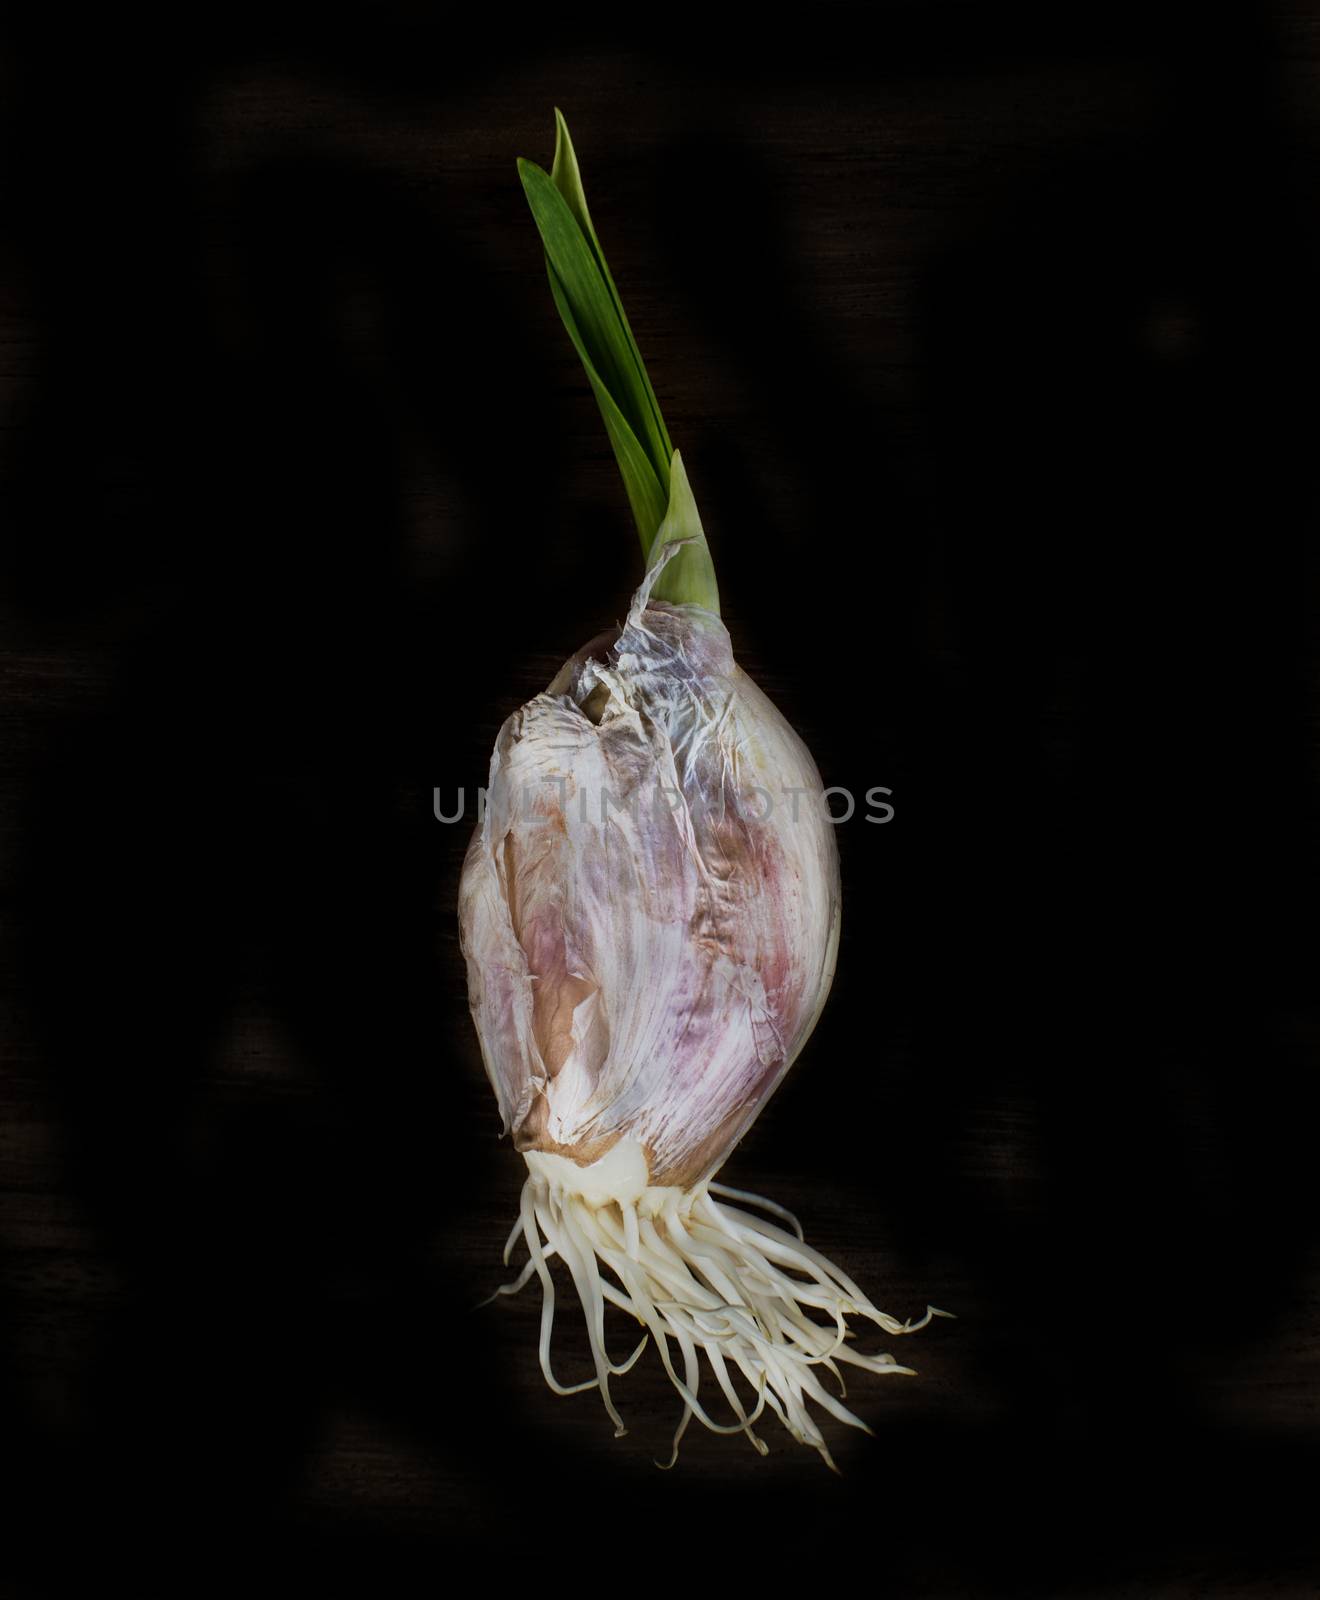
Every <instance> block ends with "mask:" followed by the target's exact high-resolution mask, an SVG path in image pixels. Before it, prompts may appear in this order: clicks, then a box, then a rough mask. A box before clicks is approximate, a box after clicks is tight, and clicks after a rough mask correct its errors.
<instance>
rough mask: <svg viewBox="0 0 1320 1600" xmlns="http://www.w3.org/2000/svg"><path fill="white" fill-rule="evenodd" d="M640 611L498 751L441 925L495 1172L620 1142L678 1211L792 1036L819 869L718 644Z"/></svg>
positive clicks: (698, 612) (668, 612)
mask: <svg viewBox="0 0 1320 1600" xmlns="http://www.w3.org/2000/svg"><path fill="white" fill-rule="evenodd" d="M649 588H650V582H649V580H648V582H647V583H646V584H644V585H643V586H642V588H641V589H640V590H639V591H638V593H637V595H636V596H635V597H634V600H633V605H632V609H631V611H630V612H629V615H628V620H627V622H626V623H625V625H624V627H623V628H622V629H621V630H620V631H619V633H618V635H617V637H616V638H615V639H614V640H613V642H612V643H611V642H610V640H609V638H608V636H607V637H606V638H603V639H602V640H599V641H595V642H593V644H592V645H590V646H588V647H587V648H586V649H585V650H583V651H580V652H579V653H578V654H577V655H576V656H574V657H573V658H572V659H571V660H570V661H569V662H567V663H566V664H565V666H564V667H563V668H562V669H561V671H560V673H559V674H558V676H557V677H556V678H555V680H554V682H553V683H552V684H551V685H550V687H549V688H548V689H547V690H546V692H545V693H544V694H540V695H537V696H536V698H535V699H534V700H532V701H530V702H529V703H528V704H527V705H526V706H524V707H523V708H522V709H521V710H520V711H517V712H515V713H514V715H513V716H512V717H510V718H509V720H508V721H507V722H506V723H505V724H504V726H503V728H502V729H501V730H500V734H499V738H498V740H497V742H496V747H495V754H494V757H493V759H492V762H491V773H490V784H489V798H488V802H487V806H486V811H485V815H484V817H483V819H482V821H481V823H480V824H479V826H478V828H477V830H476V832H475V834H474V836H473V839H472V842H471V845H470V847H469V849H468V854H467V859H466V862H465V864H464V868H463V877H462V883H461V887H460V891H459V921H460V931H461V937H462V943H463V950H464V954H465V956H466V958H467V967H468V991H469V997H470V1001H471V1007H472V1015H473V1019H474V1021H475V1023H476V1027H477V1033H478V1035H479V1037H480V1040H481V1048H482V1055H483V1058H484V1060H485V1064H486V1071H487V1073H488V1074H489V1076H490V1080H491V1083H492V1085H493V1086H494V1089H495V1093H496V1096H497V1098H498V1100H499V1106H500V1112H501V1114H502V1116H503V1119H504V1125H505V1131H506V1132H507V1131H509V1130H510V1129H512V1131H513V1135H514V1142H515V1144H516V1145H517V1147H518V1149H520V1150H523V1151H527V1150H542V1151H550V1152H553V1153H556V1154H560V1155H564V1156H567V1157H569V1158H570V1159H571V1160H574V1161H576V1162H578V1163H580V1164H587V1163H590V1162H593V1161H595V1160H597V1159H599V1158H600V1157H601V1156H602V1155H604V1154H605V1153H606V1152H607V1151H608V1150H610V1149H611V1148H612V1147H613V1146H614V1144H615V1143H617V1141H618V1140H620V1139H621V1138H628V1139H633V1140H636V1141H637V1142H638V1143H640V1144H641V1146H642V1147H643V1149H644V1150H645V1152H646V1155H647V1161H648V1165H649V1170H650V1181H651V1183H652V1184H656V1185H676V1186H678V1187H681V1188H685V1189H686V1188H691V1187H693V1186H694V1185H696V1184H697V1183H699V1182H701V1181H702V1180H703V1179H706V1178H709V1177H710V1176H711V1174H712V1173H714V1172H715V1170H716V1169H717V1168H718V1167H719V1166H720V1164H721V1163H722V1162H723V1160H724V1159H725V1157H726V1156H727V1155H728V1153H729V1151H730V1150H731V1149H732V1148H733V1146H734V1145H735V1144H736V1143H737V1141H738V1140H739V1139H740V1138H741V1137H742V1135H743V1134H744V1133H745V1132H746V1131H747V1129H748V1127H749V1126H750V1125H751V1123H752V1121H753V1119H754V1118H755V1116H756V1114H757V1112H758V1111H759V1110H760V1109H761V1107H762V1106H763V1105H764V1104H765V1102H766V1100H767V1099H768V1098H769V1097H770V1095H771V1093H773V1091H774V1089H775V1087H776V1085H777V1084H778V1083H779V1080H780V1079H781V1078H782V1077H783V1075H784V1073H785V1072H786V1071H787V1070H788V1067H789V1066H790V1064H791V1063H792V1061H793V1059H794V1057H795V1056H796V1055H797V1053H798V1051H799V1050H800V1049H801V1047H802V1045H803V1044H804V1043H805V1041H806V1038H807V1036H808V1035H809V1033H810V1032H811V1029H812V1028H813V1027H814V1025H815V1022H816V1018H817V1017H818V1015H819V1014H820V1009H821V1007H822V1005H823V1004H824V1001H825V997H826V995H827V994H828V992H829V987H830V982H831V979H832V978H833V974H834V961H835V953H836V950H837V945H838V931H839V864H838V851H837V848H836V845H835V841H834V834H833V828H832V826H831V824H830V822H829V820H828V817H827V816H826V814H825V807H824V803H823V798H822V791H821V782H820V777H819V775H818V774H817V771H816V768H815V764H814V763H813V761H812V759H811V756H810V754H809V753H808V751H807V749H806V747H805V745H804V744H803V743H802V741H801V740H800V739H799V738H798V736H797V735H796V734H795V733H794V732H793V730H792V729H791V728H790V727H789V725H788V723H787V722H786V721H785V720H784V718H783V717H782V716H781V715H780V714H779V712H778V711H776V709H775V708H774V706H773V705H772V704H771V703H770V701H769V700H768V699H767V698H766V697H765V695H763V694H762V693H761V691H760V690H759V689H758V688H757V687H756V685H755V684H754V683H752V682H751V680H750V679H749V678H748V677H747V676H746V675H745V674H744V673H743V672H742V671H741V670H740V669H739V668H738V666H737V665H736V664H735V662H734V660H733V654H732V651H731V648H730V644H729V635H728V632H727V630H726V629H725V627H724V625H723V623H722V622H721V621H720V620H719V618H718V617H716V616H714V615H713V614H711V613H710V612H707V611H704V610H702V609H701V608H700V607H697V606H670V605H665V604H661V603H659V602H655V603H648V595H649ZM794 791H797V793H796V794H794Z"/></svg>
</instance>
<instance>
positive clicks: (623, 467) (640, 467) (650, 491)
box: [548, 266, 668, 556]
mask: <svg viewBox="0 0 1320 1600" xmlns="http://www.w3.org/2000/svg"><path fill="white" fill-rule="evenodd" d="M548 272H549V276H550V293H551V294H552V295H553V296H554V301H555V304H556V305H557V306H558V307H559V315H560V316H561V317H562V318H563V321H564V326H565V327H566V328H567V329H568V336H569V338H570V339H572V341H573V348H574V349H575V350H576V351H577V353H578V355H579V356H580V357H581V359H582V365H583V367H584V368H585V369H586V373H587V381H588V382H589V383H590V384H591V389H592V393H593V394H594V395H595V396H596V402H597V404H598V405H599V406H600V414H601V416H602V417H603V418H604V420H605V431H606V433H607V434H608V435H609V439H610V443H611V444H612V445H613V446H614V459H615V460H616V461H617V462H618V464H619V472H620V474H621V475H622V477H623V486H624V489H625V490H626V491H627V494H628V504H629V505H630V506H631V507H632V514H633V520H634V521H635V522H636V524H637V527H638V531H639V532H641V534H642V554H643V556H646V555H648V554H649V551H650V541H648V539H647V536H646V533H645V531H644V530H645V529H647V528H650V529H652V530H654V529H656V528H658V527H659V526H660V524H661V523H662V522H663V521H664V516H665V510H666V506H667V503H668V494H667V492H666V490H664V489H662V488H661V486H660V483H659V480H658V479H657V477H656V475H655V468H654V467H653V466H652V464H651V461H650V458H649V457H648V456H647V454H646V451H645V450H643V449H642V447H641V445H640V444H639V443H638V442H637V436H636V434H635V433H634V432H633V431H632V429H631V428H630V427H629V426H628V423H627V419H626V418H625V417H624V415H623V413H622V412H621V411H620V410H619V408H618V406H617V405H615V403H614V399H613V396H612V395H611V394H610V392H609V390H608V389H607V388H606V386H605V384H604V382H603V381H602V380H601V377H600V374H599V373H598V372H597V371H596V369H595V367H594V366H593V365H592V361H591V357H590V355H589V354H588V353H587V348H586V345H585V344H584V342H583V339H582V335H581V334H580V333H579V332H578V327H577V322H576V320H575V318H574V316H573V308H572V306H571V305H570V304H569V302H568V297H567V295H565V293H564V289H563V286H562V285H561V284H560V282H559V279H558V278H556V277H555V269H554V268H553V267H549V266H548ZM651 538H652V540H653V539H654V533H652V536H651Z"/></svg>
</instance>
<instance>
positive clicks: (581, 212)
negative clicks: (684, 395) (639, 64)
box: [550, 106, 674, 481]
mask: <svg viewBox="0 0 1320 1600" xmlns="http://www.w3.org/2000/svg"><path fill="white" fill-rule="evenodd" d="M550 181H551V182H552V183H553V184H554V186H555V188H556V189H558V190H559V192H560V194H562V195H563V197H564V199H565V201H566V202H567V205H568V209H569V210H570V211H571V212H572V213H573V216H574V219H575V220H576V222H577V224H578V226H579V227H580V228H581V229H582V233H583V236H584V237H585V239H586V241H587V243H588V244H589V245H590V246H591V251H592V254H593V255H594V256H595V258H596V265H597V267H598V268H599V269H600V275H601V277H602V278H603V279H604V280H605V286H606V288H607V289H608V290H609V292H610V298H611V299H612V300H613V302H614V310H615V312H616V314H617V315H618V318H619V322H620V324H621V325H622V327H623V332H624V337H625V339H626V340H627V344H628V350H629V354H630V355H631V356H632V359H633V361H634V362H635V363H636V367H637V375H638V377H639V378H640V380H641V384H642V388H643V390H644V391H645V394H646V398H647V401H648V403H649V405H650V409H651V414H652V416H653V418H654V419H655V427H656V431H657V433H658V434H659V437H660V441H661V444H662V445H663V447H664V457H663V462H662V465H663V466H664V467H666V468H667V467H668V465H669V458H670V456H672V455H673V453H674V447H673V445H672V444H670V442H669V432H668V430H667V429H666V427H665V419H664V418H663V417H662V416H661V415H660V402H659V401H658V400H657V399H656V397H655V390H654V389H653V388H652V387H651V380H650V378H649V377H648V376H647V373H646V363H645V362H644V361H643V360H642V353H641V351H640V350H639V349H638V348H637V340H636V339H635V338H634V337H633V331H632V325H631V323H630V322H629V321H628V313H627V312H626V311H625V310H624V309H623V301H622V300H621V299H620V298H619V291H618V289H617V288H616V287H615V284H614V277H613V275H612V274H611V272H610V269H609V264H608V263H607V262H606V260H605V252H604V251H603V250H602V249H601V247H600V240H599V239H598V238H597V237H596V230H595V228H594V227H593V226H592V223H591V213H590V211H588V210H587V197H586V194H585V193H584V192H583V189H582V172H581V169H580V168H579V167H578V160H577V152H576V151H575V150H574V149H573V140H572V137H571V136H570V134H569V131H568V123H567V122H565V121H564V113H563V112H562V111H561V110H560V109H559V107H558V106H556V107H555V158H554V161H553V162H552V163H551V166H550ZM662 481H663V480H662Z"/></svg>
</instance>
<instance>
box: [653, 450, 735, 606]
mask: <svg viewBox="0 0 1320 1600" xmlns="http://www.w3.org/2000/svg"><path fill="white" fill-rule="evenodd" d="M669 470H670V476H669V509H668V510H667V511H666V513H665V520H664V521H663V522H662V523H661V524H660V528H659V531H658V532H657V534H656V536H655V550H654V551H653V555H654V554H658V552H659V549H660V546H662V545H666V544H673V543H674V542H675V541H676V540H678V539H690V540H692V541H693V542H692V543H691V544H688V545H685V546H684V547H683V549H681V550H680V551H679V552H678V554H677V555H674V556H671V557H670V558H669V561H668V563H667V564H666V566H665V570H664V571H663V572H662V573H661V574H660V576H659V577H658V578H657V579H656V580H655V587H654V588H653V589H652V590H651V595H652V598H653V599H656V600H668V601H669V602H670V604H671V605H698V606H705V608H706V610H707V611H713V612H714V613H715V615H716V616H718V615H719V613H720V591H719V586H718V584H717V583H716V582H715V564H714V562H712V560H711V559H710V546H709V545H708V544H707V543H706V535H705V533H704V532H703V531H702V527H701V518H700V516H699V515H698V513H697V502H696V500H695V498H694V497H693V494H692V488H691V485H690V484H689V483H688V476H687V472H686V470H685V468H684V466H683V458H682V456H681V455H679V453H678V451H677V450H675V451H674V459H673V461H672V463H671V465H670V469H669Z"/></svg>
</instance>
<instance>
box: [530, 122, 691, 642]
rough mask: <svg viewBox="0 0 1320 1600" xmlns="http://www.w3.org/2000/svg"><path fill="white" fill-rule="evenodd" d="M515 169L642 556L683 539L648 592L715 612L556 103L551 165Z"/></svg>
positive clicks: (674, 464)
mask: <svg viewBox="0 0 1320 1600" xmlns="http://www.w3.org/2000/svg"><path fill="white" fill-rule="evenodd" d="M518 175H519V177H520V178H521V179H522V185H523V190H524V192H525V193H526V195H527V202H528V204H529V205H530V206H531V210H532V216H533V218H534V220H535V222H536V226H537V230H538V231H539V233H540V235H541V242H542V244H543V245H544V246H545V256H546V268H547V271H548V273H549V278H550V292H551V294H552V295H553V297H554V301H555V305H556V307H557V308H558V310H559V315H560V317H561V318H562V320H563V323H564V326H565V328H566V329H567V330H568V336H569V338H570V339H571V340H572V341H573V348H574V349H575V350H576V351H577V353H578V356H579V358H580V360H581V362H582V365H583V368H584V369H585V371H586V374H587V380H588V382H589V383H590V385H591V390H592V393H593V394H594V395H595V397H596V403H597V405H598V406H599V407H600V413H601V417H602V418H603V419H604V422H605V431H606V433H607V434H608V436H609V440H610V444H611V446H612V448H613V450H614V458H615V460H616V461H617V462H618V464H619V472H620V475H621V476H622V478H623V484H624V489H625V491H626V493H627V495H628V504H629V506H630V507H631V508H632V514H633V520H634V521H635V522H636V524H637V531H638V534H639V535H640V537H641V542H642V554H643V556H644V557H647V558H649V557H650V555H651V553H652V549H653V546H654V545H655V542H656V540H657V538H662V539H663V541H664V542H665V543H668V542H670V541H672V540H675V539H684V540H689V541H691V542H690V543H688V544H686V545H685V547H684V548H683V549H682V550H681V551H680V552H679V553H678V554H677V555H676V556H673V557H671V559H670V561H669V563H668V564H667V566H666V567H665V570H664V571H663V572H662V573H661V574H660V576H659V578H658V579H657V580H656V584H655V588H654V589H653V590H652V593H653V594H654V595H655V596H656V598H657V599H661V600H668V601H669V602H671V603H672V604H694V605H702V606H706V607H707V608H708V609H710V610H712V611H716V612H718V610H719V591H718V589H717V587H716V584H715V568H714V564H713V563H712V561H711V556H710V549H709V547H708V546H707V544H706V537H705V534H704V533H703V532H702V528H701V519H700V517H699V516H698V515H697V507H696V502H695V500H694V499H693V497H692V490H691V487H690V486H689V484H688V481H687V475H686V473H685V472H684V470H683V464H682V462H681V461H680V459H679V457H678V454H677V453H676V452H675V450H674V448H673V446H672V445H671V443H670V440H669V433H668V431H667V429H666V428H665V423H664V418H663V417H662V416H661V415H660V405H659V402H658V401H657V400H656V396H655V390H654V389H653V388H652V387H651V380H650V379H649V378H648V377H647V374H646V365H645V363H644V362H643V360H642V356H641V352H640V351H639V350H638V348H637V341H636V340H635V339H634V337H633V332H632V328H631V327H630V325H629V323H628V318H627V315H626V314H625V312H624V309H623V302H622V300H621V299H620V298H619V292H618V290H617V288H616V287H615V284H614V279H613V278H612V277H611V275H610V269H609V267H608V265H607V264H606V261H605V253H604V251H603V250H602V249H601V247H600V240H599V239H598V238H597V236H596V230H595V228H594V226H593V225H592V221H591V213H590V212H589V211H588V209H587V197H586V194H585V193H584V191H583V188H582V174H581V172H580V170H579V168H578V162H577V155H576V152H575V151H574V149H573V141H572V139H571V138H570V137H569V132H568V124H567V123H566V122H565V121H564V118H563V115H562V113H561V112H560V111H559V110H558V108H556V110H555V156H554V163H553V165H552V168H551V171H550V172H549V173H546V172H545V171H543V170H542V168H540V167H538V166H537V165H536V164H535V163H534V162H531V161H523V160H520V161H519V162H518Z"/></svg>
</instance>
